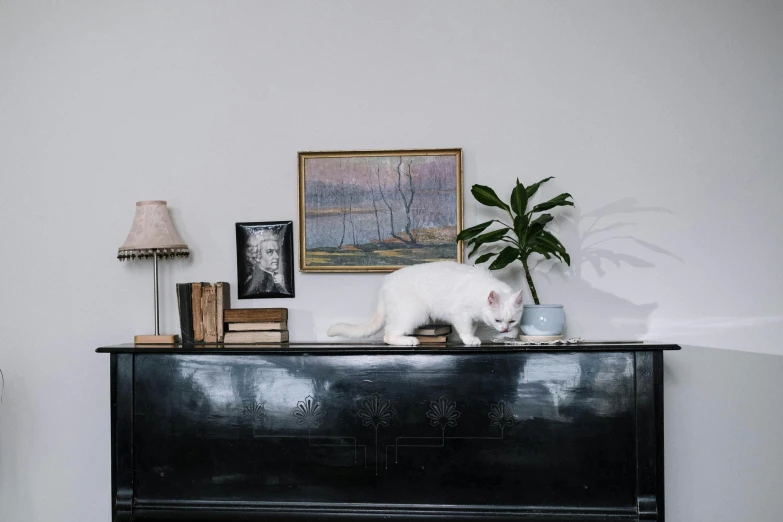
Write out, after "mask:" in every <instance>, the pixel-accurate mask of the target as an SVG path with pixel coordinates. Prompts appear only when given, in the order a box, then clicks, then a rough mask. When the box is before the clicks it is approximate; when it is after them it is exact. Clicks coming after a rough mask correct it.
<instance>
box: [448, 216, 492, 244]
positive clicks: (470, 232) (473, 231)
mask: <svg viewBox="0 0 783 522" xmlns="http://www.w3.org/2000/svg"><path fill="white" fill-rule="evenodd" d="M493 221H495V220H494V219H492V220H490V221H487V222H486V223H480V224H478V225H475V226H472V227H470V228H466V229H465V230H463V231H462V232H460V233H459V235H458V236H457V241H465V240H466V239H470V238H473V237H476V236H477V235H479V234H481V233H482V232H484V230H486V228H487V227H488V226H490V225H491V224H492V222H493Z"/></svg>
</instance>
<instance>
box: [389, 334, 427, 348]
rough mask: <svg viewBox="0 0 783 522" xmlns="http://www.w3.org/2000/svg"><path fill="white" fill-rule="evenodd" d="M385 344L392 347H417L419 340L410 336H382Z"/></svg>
mask: <svg viewBox="0 0 783 522" xmlns="http://www.w3.org/2000/svg"><path fill="white" fill-rule="evenodd" d="M383 340H384V342H385V343H386V344H391V345H394V346H418V345H419V340H418V339H416V338H415V337H413V336H410V335H393V336H384V338H383Z"/></svg>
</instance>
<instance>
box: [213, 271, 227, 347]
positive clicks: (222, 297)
mask: <svg viewBox="0 0 783 522" xmlns="http://www.w3.org/2000/svg"><path fill="white" fill-rule="evenodd" d="M229 308H231V287H230V286H229V284H228V283H226V282H225V281H218V282H217V283H215V321H217V342H219V343H222V342H223V336H224V335H225V333H226V328H225V326H226V323H225V322H224V320H223V313H224V312H225V311H226V310H228V309H229Z"/></svg>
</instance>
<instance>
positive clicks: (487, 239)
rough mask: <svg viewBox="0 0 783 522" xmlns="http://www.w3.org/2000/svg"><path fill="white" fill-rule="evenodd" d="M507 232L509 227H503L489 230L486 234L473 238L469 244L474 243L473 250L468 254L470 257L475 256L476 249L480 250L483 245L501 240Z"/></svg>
mask: <svg viewBox="0 0 783 522" xmlns="http://www.w3.org/2000/svg"><path fill="white" fill-rule="evenodd" d="M506 232H508V228H501V229H499V230H493V231H492V232H487V233H486V234H481V235H480V236H478V237H474V238H473V239H471V240H470V242H469V243H468V244H471V245H473V250H471V251H470V254H468V258H470V257H473V254H475V253H476V250H478V249H479V247H480V246H481V245H483V244H485V243H494V242H495V241H500V239H501V238H502V237H503V236H505V235H506Z"/></svg>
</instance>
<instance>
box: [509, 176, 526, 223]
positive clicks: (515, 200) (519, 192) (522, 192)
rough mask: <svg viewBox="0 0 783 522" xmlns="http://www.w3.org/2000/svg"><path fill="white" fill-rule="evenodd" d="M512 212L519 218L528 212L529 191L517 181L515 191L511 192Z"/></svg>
mask: <svg viewBox="0 0 783 522" xmlns="http://www.w3.org/2000/svg"><path fill="white" fill-rule="evenodd" d="M511 210H513V211H514V214H516V215H517V216H522V215H524V214H525V212H526V211H527V190H526V189H525V186H524V185H523V184H522V183H520V182H519V179H517V184H516V186H515V187H514V190H512V191H511Z"/></svg>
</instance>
